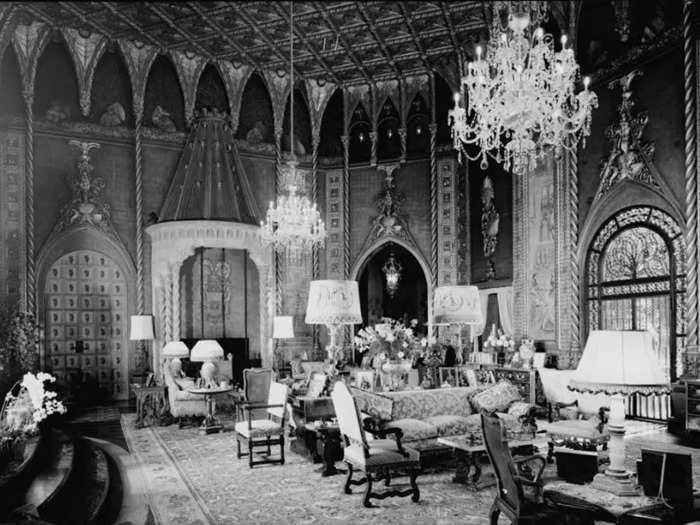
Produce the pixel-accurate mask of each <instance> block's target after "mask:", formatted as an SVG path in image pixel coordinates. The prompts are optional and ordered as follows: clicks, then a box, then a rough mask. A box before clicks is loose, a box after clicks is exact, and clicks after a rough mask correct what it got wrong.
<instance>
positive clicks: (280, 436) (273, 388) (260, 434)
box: [234, 381, 287, 468]
mask: <svg viewBox="0 0 700 525" xmlns="http://www.w3.org/2000/svg"><path fill="white" fill-rule="evenodd" d="M286 404H287V387H286V386H285V385H283V384H281V383H276V382H274V381H273V382H271V383H270V387H269V391H268V395H267V403H242V404H241V407H242V410H244V411H245V415H246V417H245V420H244V421H238V422H237V423H236V425H235V427H234V429H235V432H236V447H237V456H238V459H241V457H243V456H248V465H249V466H250V468H253V466H254V465H261V464H264V463H279V464H281V465H284V424H285V423H284V420H285V415H286V413H287V410H286ZM261 412H263V413H264V415H265V416H266V417H259V418H258V417H257V416H256V414H261ZM242 440H243V441H245V442H246V443H247V444H248V452H247V453H244V452H241V441H242ZM271 445H279V447H280V456H279V458H277V459H270V455H271V453H272V452H271V450H270V446H271ZM258 447H266V449H267V451H266V452H263V453H262V454H264V455H265V459H262V460H255V459H254V456H255V454H256V451H255V449H256V448H258ZM257 453H258V454H259V452H257Z"/></svg>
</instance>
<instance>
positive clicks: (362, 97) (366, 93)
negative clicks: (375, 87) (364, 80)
mask: <svg viewBox="0 0 700 525" xmlns="http://www.w3.org/2000/svg"><path fill="white" fill-rule="evenodd" d="M345 93H346V98H345V106H344V111H345V122H347V123H348V124H349V123H350V121H351V120H352V114H353V113H354V112H355V110H356V109H357V105H358V104H362V107H363V108H365V111H367V114H368V115H371V114H372V105H371V102H372V101H371V99H370V89H369V86H368V85H367V84H360V85H358V86H350V87H349V88H347V89H346V90H345Z"/></svg>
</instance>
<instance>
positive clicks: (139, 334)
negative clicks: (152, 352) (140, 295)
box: [129, 315, 155, 341]
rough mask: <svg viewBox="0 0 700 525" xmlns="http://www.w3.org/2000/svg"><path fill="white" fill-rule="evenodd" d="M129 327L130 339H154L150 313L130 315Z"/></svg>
mask: <svg viewBox="0 0 700 525" xmlns="http://www.w3.org/2000/svg"><path fill="white" fill-rule="evenodd" d="M130 328H131V329H130V330H129V339H130V340H131V341H152V340H153V339H155V336H154V333H153V316H152V315H132V316H131V327H130Z"/></svg>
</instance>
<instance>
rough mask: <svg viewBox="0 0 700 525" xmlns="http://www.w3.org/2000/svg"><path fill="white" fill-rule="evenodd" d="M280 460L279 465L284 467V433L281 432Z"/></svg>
mask: <svg viewBox="0 0 700 525" xmlns="http://www.w3.org/2000/svg"><path fill="white" fill-rule="evenodd" d="M280 458H281V459H280V464H281V465H284V431H282V435H281V436H280Z"/></svg>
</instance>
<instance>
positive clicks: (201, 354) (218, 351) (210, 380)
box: [190, 339, 224, 388]
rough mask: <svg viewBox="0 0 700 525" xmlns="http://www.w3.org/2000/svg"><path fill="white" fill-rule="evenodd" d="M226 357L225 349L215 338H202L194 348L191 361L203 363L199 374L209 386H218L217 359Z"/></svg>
mask: <svg viewBox="0 0 700 525" xmlns="http://www.w3.org/2000/svg"><path fill="white" fill-rule="evenodd" d="M223 357H224V349H223V348H221V345H220V344H219V343H218V342H216V341H215V340H214V339H200V340H199V341H197V343H196V344H195V345H194V347H193V348H192V352H191V353H190V361H194V362H196V363H203V364H202V369H201V370H200V371H199V375H200V376H202V380H203V381H204V384H205V386H206V387H207V388H216V386H217V384H216V373H217V367H216V363H215V361H218V360H219V359H222V358H223Z"/></svg>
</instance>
